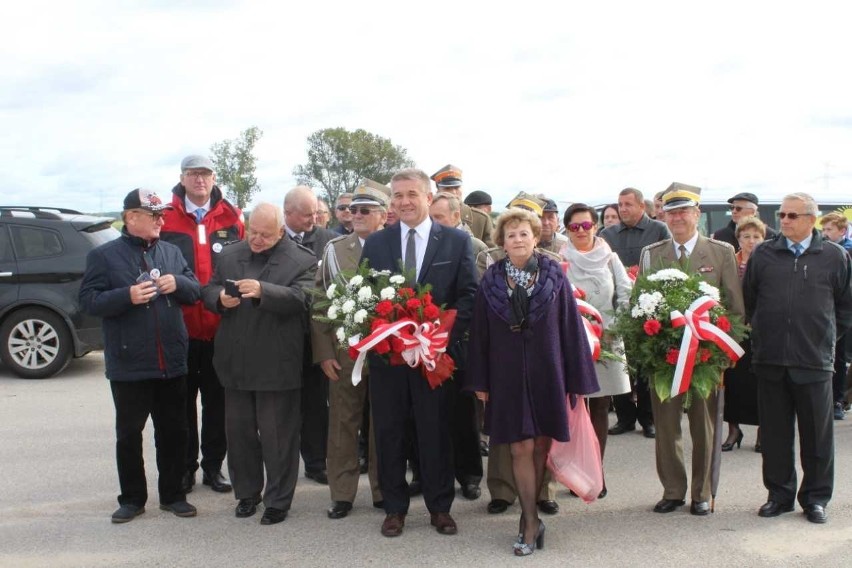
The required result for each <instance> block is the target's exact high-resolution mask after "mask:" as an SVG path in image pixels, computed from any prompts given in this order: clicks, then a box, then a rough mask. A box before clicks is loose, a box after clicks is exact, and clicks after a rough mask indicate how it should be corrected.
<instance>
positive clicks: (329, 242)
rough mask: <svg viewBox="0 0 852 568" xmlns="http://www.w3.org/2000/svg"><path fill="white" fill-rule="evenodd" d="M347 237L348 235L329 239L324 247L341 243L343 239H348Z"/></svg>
mask: <svg viewBox="0 0 852 568" xmlns="http://www.w3.org/2000/svg"><path fill="white" fill-rule="evenodd" d="M348 236H349V235H340V236H339V237H334V238H333V239H331V240H330V241H328V242H327V243H326V245H325V246H328V245H330V244H332V243H336V242H337V241H342V240H343V239H345V238H346V237H348Z"/></svg>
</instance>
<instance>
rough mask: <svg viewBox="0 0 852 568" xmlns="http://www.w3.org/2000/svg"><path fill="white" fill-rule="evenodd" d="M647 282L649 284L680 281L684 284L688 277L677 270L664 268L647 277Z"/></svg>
mask: <svg viewBox="0 0 852 568" xmlns="http://www.w3.org/2000/svg"><path fill="white" fill-rule="evenodd" d="M648 280H650V281H651V282H660V281H664V280H669V281H672V280H682V281H684V282H685V281H687V280H689V276H688V275H687V274H686V273H685V272H683V271H681V270H678V269H677V268H664V269H662V270H658V271H657V272H655V273H653V274H651V275H650V276H648Z"/></svg>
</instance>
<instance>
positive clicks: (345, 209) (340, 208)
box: [335, 205, 349, 211]
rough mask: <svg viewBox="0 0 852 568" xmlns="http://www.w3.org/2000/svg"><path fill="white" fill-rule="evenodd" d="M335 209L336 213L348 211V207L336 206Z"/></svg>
mask: <svg viewBox="0 0 852 568" xmlns="http://www.w3.org/2000/svg"><path fill="white" fill-rule="evenodd" d="M335 209H337V210H338V211H348V210H349V206H348V205H338V206H337V207H335Z"/></svg>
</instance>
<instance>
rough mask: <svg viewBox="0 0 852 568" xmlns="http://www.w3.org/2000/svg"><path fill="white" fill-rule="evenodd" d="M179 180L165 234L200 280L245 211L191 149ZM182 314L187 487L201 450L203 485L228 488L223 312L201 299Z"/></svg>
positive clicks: (233, 238)
mask: <svg viewBox="0 0 852 568" xmlns="http://www.w3.org/2000/svg"><path fill="white" fill-rule="evenodd" d="M180 172H181V173H180V181H179V182H178V184H177V185H176V186H174V187H173V188H172V208H171V209H168V210H166V212H165V223H164V224H163V229H162V234H161V238H162V239H163V240H164V241H167V242H170V243H172V244H174V245H176V246H177V247H178V248H180V251H181V253H183V257H184V259H186V262H187V264H189V266H190V267H191V268H192V271H193V272H194V273H195V276H196V278H198V281H199V283H200V284H201V285H202V286H204V285H205V284H207V282H208V281H209V280H210V277H211V276H213V270H214V269H215V268H216V262H217V260H218V258H219V254H220V253H221V252H222V250H223V249H224V247H225V245H227V244H228V243H231V242H237V241H240V240H241V239H242V238H243V234H244V231H245V226H244V224H243V214H242V211H240V210H239V209H238V208H237V207H235V206H233V205H231V204H230V203H229V202H228V201H227V200H226V199H225V197H224V196H223V195H222V190H221V189H220V188H219V187H218V186H217V185H216V173H215V171H214V166H213V162H211V161H210V159H209V158H207V157H205V156H199V155H192V156H187V157H186V158H184V159H183V160H182V161H181V163H180ZM183 319H184V322H185V323H186V329H187V332H188V333H189V354H188V359H187V362H188V373H187V375H186V394H187V396H186V402H187V404H186V419H187V427H188V428H189V438H188V443H187V455H186V470H185V472H184V475H183V489H184V491H186V492H187V493H189V492H190V491H192V487H193V485H195V472H196V471H197V470H198V465H199V464H198V453H199V448H200V450H201V456H202V457H201V471H202V472H203V477H202V481H203V483H204V485H209V486H210V488H211V489H213V491H218V492H220V493H227V492H229V491H231V484H230V483H229V482H228V480H227V479H226V478H225V476H223V475H222V462H223V461H224V459H225V453H226V451H227V441H226V436H225V391H224V389H223V388H222V385H221V384H220V383H219V378H218V377H217V376H216V370H215V369H214V368H213V338H214V337H215V336H216V330H217V329H218V327H219V315H218V314H214V313H212V312H209V311H207V310H206V309H204V304H203V303H202V302H201V301H200V300H199V301H198V302H195V303H194V304H192V305H191V306H183ZM199 394H200V395H201V443H200V445H199V436H198V405H197V402H196V399H197V398H198V395H199Z"/></svg>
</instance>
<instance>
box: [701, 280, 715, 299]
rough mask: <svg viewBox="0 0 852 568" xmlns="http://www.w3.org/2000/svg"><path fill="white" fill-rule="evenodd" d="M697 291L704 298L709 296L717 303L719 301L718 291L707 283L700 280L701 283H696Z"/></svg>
mask: <svg viewBox="0 0 852 568" xmlns="http://www.w3.org/2000/svg"><path fill="white" fill-rule="evenodd" d="M698 289H699V290H701V293H702V294H704V295H705V296H710V297H711V298H713V299H714V300H716V301H717V302H718V301H719V299H720V296H719V289H718V288H716V287H715V286H713V285H712V284H708V283H707V282H704V281H703V280H702V281H701V282H699V283H698Z"/></svg>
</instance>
